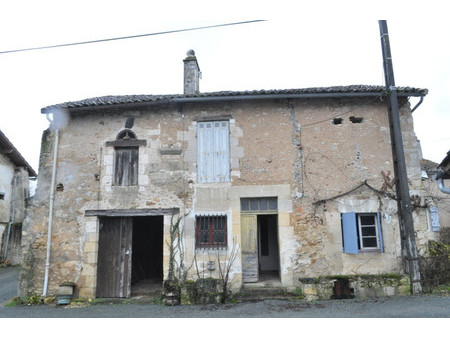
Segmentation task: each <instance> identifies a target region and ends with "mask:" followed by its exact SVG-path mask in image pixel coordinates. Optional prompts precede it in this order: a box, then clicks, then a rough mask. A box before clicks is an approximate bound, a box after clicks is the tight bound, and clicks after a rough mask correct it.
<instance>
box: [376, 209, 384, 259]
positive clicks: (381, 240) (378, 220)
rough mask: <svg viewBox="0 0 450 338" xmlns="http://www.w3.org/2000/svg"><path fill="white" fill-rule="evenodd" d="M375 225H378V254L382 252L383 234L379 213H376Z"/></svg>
mask: <svg viewBox="0 0 450 338" xmlns="http://www.w3.org/2000/svg"><path fill="white" fill-rule="evenodd" d="M377 224H378V240H379V244H380V252H384V245H383V233H382V231H381V217H380V213H379V212H377Z"/></svg>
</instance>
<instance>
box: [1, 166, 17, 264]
mask: <svg viewBox="0 0 450 338" xmlns="http://www.w3.org/2000/svg"><path fill="white" fill-rule="evenodd" d="M17 175H18V172H17V171H16V172H15V173H14V183H13V197H12V211H11V221H10V222H9V223H8V232H7V234H6V241H5V250H4V253H3V258H4V259H6V258H7V257H8V245H9V236H10V235H11V226H12V225H13V224H14V223H15V222H16V192H17Z"/></svg>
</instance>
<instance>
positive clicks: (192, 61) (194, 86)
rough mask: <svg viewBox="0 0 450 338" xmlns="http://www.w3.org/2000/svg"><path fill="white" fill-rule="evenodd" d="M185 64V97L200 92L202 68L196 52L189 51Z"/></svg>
mask: <svg viewBox="0 0 450 338" xmlns="http://www.w3.org/2000/svg"><path fill="white" fill-rule="evenodd" d="M183 62H184V95H195V94H198V93H199V92H200V87H199V83H200V76H201V73H200V67H199V66H198V63H197V58H196V57H195V52H194V51H193V50H192V49H189V50H188V51H187V53H186V59H184V60H183Z"/></svg>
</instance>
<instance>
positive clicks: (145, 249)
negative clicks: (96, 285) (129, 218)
mask: <svg viewBox="0 0 450 338" xmlns="http://www.w3.org/2000/svg"><path fill="white" fill-rule="evenodd" d="M163 221H164V217H163V216H145V217H133V246H132V267H131V296H137V295H148V294H149V293H152V292H160V291H161V287H162V282H163V244H164V243H163Z"/></svg>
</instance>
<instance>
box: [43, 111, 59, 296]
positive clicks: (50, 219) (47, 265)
mask: <svg viewBox="0 0 450 338" xmlns="http://www.w3.org/2000/svg"><path fill="white" fill-rule="evenodd" d="M47 120H48V121H49V122H50V125H53V121H51V120H50V119H49V117H48V114H47ZM58 144H59V129H58V128H55V141H54V152H53V168H52V180H51V185H50V202H49V211H48V229H47V255H46V259H45V273H44V288H43V291H42V296H43V297H46V296H47V290H48V276H49V272H50V252H51V246H52V229H53V206H54V201H55V182H56V163H57V160H58Z"/></svg>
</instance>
